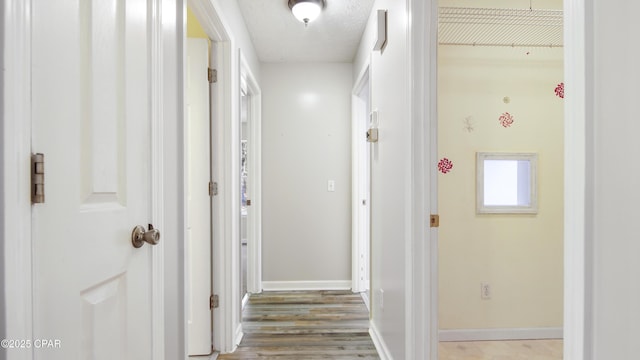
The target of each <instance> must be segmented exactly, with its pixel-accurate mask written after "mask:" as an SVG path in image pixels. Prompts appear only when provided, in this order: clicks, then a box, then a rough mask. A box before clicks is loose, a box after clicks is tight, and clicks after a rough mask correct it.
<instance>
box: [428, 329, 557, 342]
mask: <svg viewBox="0 0 640 360" xmlns="http://www.w3.org/2000/svg"><path fill="white" fill-rule="evenodd" d="M438 335H439V340H440V341H487V340H535V339H562V338H563V333H562V328H561V327H559V328H506V329H461V330H440V331H438Z"/></svg>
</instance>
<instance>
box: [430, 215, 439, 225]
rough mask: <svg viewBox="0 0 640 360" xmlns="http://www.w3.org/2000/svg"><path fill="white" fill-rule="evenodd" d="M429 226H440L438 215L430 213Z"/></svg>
mask: <svg viewBox="0 0 640 360" xmlns="http://www.w3.org/2000/svg"><path fill="white" fill-rule="evenodd" d="M430 225H431V226H430V227H440V215H438V214H431V220H430Z"/></svg>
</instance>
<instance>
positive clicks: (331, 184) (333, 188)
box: [327, 180, 336, 191]
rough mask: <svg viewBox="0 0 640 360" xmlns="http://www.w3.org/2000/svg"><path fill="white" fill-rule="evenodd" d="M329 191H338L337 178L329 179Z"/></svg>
mask: <svg viewBox="0 0 640 360" xmlns="http://www.w3.org/2000/svg"><path fill="white" fill-rule="evenodd" d="M327 191H336V181H335V180H329V181H328V182H327Z"/></svg>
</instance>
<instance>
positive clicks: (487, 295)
mask: <svg viewBox="0 0 640 360" xmlns="http://www.w3.org/2000/svg"><path fill="white" fill-rule="evenodd" d="M480 298H482V299H483V300H489V299H491V285H489V283H480Z"/></svg>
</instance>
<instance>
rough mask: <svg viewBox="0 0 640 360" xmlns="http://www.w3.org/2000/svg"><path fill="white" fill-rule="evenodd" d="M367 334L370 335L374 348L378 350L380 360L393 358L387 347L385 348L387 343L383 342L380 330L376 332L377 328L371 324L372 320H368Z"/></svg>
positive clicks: (391, 359)
mask: <svg viewBox="0 0 640 360" xmlns="http://www.w3.org/2000/svg"><path fill="white" fill-rule="evenodd" d="M369 335H370V336H371V341H373V345H375V347H376V350H377V351H378V356H380V360H393V358H392V357H391V353H390V352H389V348H387V344H385V342H384V340H383V339H382V336H380V332H378V328H377V327H376V326H375V325H374V324H373V321H370V322H369Z"/></svg>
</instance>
